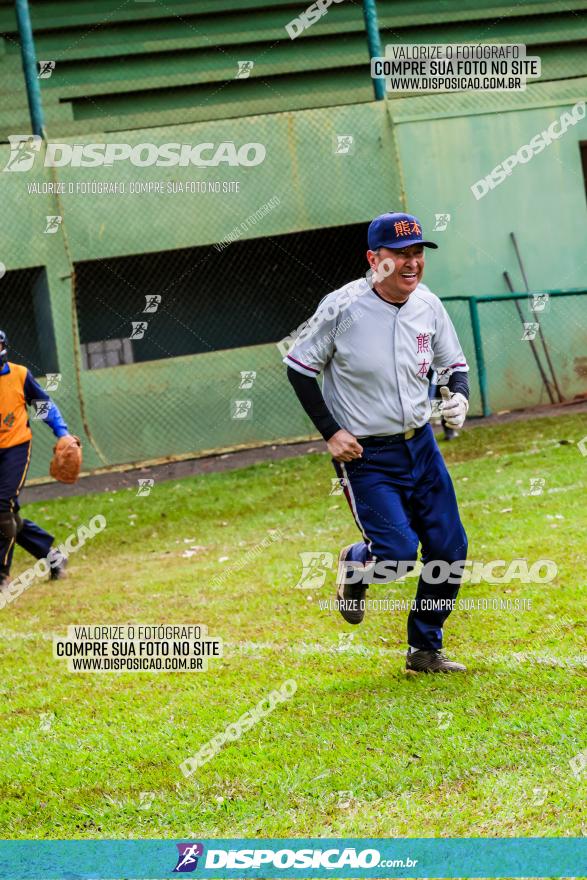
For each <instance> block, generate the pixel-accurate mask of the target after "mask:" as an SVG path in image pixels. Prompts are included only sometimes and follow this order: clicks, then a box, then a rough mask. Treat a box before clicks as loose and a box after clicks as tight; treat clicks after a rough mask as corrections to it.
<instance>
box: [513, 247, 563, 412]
mask: <svg viewBox="0 0 587 880" xmlns="http://www.w3.org/2000/svg"><path fill="white" fill-rule="evenodd" d="M510 238H511V240H512V244H513V246H514V250H515V252H516V258H517V260H518V265H519V267H520V272H521V273H522V280H523V282H524V285H525V287H526V293H528V294H529V293H530V285H529V284H528V278H527V276H526V270H525V268H524V263H523V262H522V255H521V253H520V249H519V247H518V242H517V240H516V236H515V234H514V233H513V232H510ZM538 333H539V334H540V341H541V342H542V348H543V349H544V357H545V358H546V363H547V364H548V369H549V370H550V375H551V376H552V383H553V385H554V387H555V388H556V393H557V394H558V399H559V403H563V402H564V397H563V395H562V392H561V390H560V387H559V384H558V381H557V378H556V373H555V372H554V367H553V365H552V361H551V359H550V352H549V351H548V349H547V347H546V339H545V338H544V334H543V332H542V327H541V326H540V321H538Z"/></svg>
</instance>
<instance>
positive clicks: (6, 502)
mask: <svg viewBox="0 0 587 880" xmlns="http://www.w3.org/2000/svg"><path fill="white" fill-rule="evenodd" d="M30 455H31V442H30V440H28V441H27V442H26V443H19V445H18V446H9V447H8V448H6V449H0V577H6V576H7V575H8V574H9V573H10V566H11V564H12V554H13V553H14V545H15V544H18V545H19V546H20V547H22V548H23V550H26V551H27V553H30V554H31V555H32V556H34V557H35V558H36V559H42V558H43V557H44V556H46V555H47V553H48V552H49V550H50V548H51V545H52V544H53V541H54V540H55V539H54V537H53V535H50V534H49V532H46V531H45V529H42V528H41V527H40V526H38V525H36V523H34V522H31V520H30V519H22V518H21V517H20V515H19V510H20V504H19V503H18V495H19V492H20V490H21V489H22V487H23V486H24V481H25V478H26V475H27V471H28V468H29V462H30Z"/></svg>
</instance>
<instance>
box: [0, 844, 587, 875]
mask: <svg viewBox="0 0 587 880" xmlns="http://www.w3.org/2000/svg"><path fill="white" fill-rule="evenodd" d="M178 874H192V875H193V877H194V878H196V877H198V876H199V877H204V878H208V877H210V878H213V877H218V878H223V877H226V878H231V877H234V878H247V877H251V878H253V877H263V878H276V877H284V878H290V877H299V878H313V877H331V878H339V877H340V878H342V877H354V878H362V877H365V878H369V877H384V878H395V877H420V878H422V877H425V878H433V877H446V878H449V877H461V878H469V877H585V876H587V838H583V837H550V838H537V837H513V838H512V837H510V838H500V839H495V838H484V837H472V838H457V839H455V838H453V839H447V838H396V839H389V838H347V839H344V838H336V839H334V838H333V839H331V838H294V839H287V840H277V839H270V840H255V839H223V840H188V839H185V838H184V839H183V840H175V841H168V840H54V841H50V840H18V841H0V878H2V880H21V878H23V880H24V878H34V880H121V878H125V880H151V878H153V880H161V878H165V877H173V876H177V875H178Z"/></svg>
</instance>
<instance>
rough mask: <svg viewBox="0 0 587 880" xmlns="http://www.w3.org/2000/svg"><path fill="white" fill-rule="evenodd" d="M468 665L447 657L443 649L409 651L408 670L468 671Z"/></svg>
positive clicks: (407, 658) (407, 656)
mask: <svg viewBox="0 0 587 880" xmlns="http://www.w3.org/2000/svg"><path fill="white" fill-rule="evenodd" d="M466 671H467V667H466V666H463V664H462V663H455V661H454V660H449V659H448V657H445V656H444V654H443V653H442V651H414V652H410V651H408V653H407V655H406V672H466Z"/></svg>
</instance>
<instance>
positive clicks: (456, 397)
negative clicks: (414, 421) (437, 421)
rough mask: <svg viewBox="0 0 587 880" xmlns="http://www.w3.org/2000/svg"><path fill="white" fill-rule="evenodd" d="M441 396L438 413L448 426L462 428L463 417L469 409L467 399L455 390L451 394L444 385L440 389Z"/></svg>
mask: <svg viewBox="0 0 587 880" xmlns="http://www.w3.org/2000/svg"><path fill="white" fill-rule="evenodd" d="M440 394H441V396H442V405H441V407H440V413H441V415H442V417H443V419H444V421H445V422H446V425H447V427H448V428H462V427H463V425H464V424H465V418H466V415H467V412H468V411H469V401H468V400H467V398H466V397H465V396H464V394H461V393H460V392H459V391H457V392H456V393H455V394H451V393H450V391H449V390H448V388H447V387H446V385H443V386H442V387H441V389H440Z"/></svg>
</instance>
